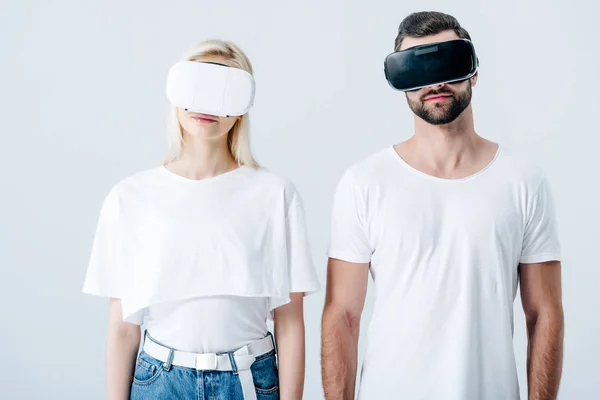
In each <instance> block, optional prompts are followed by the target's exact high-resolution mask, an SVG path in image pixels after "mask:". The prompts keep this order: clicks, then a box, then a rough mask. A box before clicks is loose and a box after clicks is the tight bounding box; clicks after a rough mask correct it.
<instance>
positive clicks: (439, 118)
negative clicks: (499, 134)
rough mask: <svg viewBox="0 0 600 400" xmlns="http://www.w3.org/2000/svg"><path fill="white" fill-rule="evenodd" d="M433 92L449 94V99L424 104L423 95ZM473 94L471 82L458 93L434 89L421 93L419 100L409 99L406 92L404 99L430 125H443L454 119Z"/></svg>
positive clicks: (465, 106) (468, 102)
mask: <svg viewBox="0 0 600 400" xmlns="http://www.w3.org/2000/svg"><path fill="white" fill-rule="evenodd" d="M435 94H444V95H450V96H451V98H450V100H449V101H447V102H444V103H434V104H426V102H425V97H426V96H431V95H435ZM472 95H473V92H472V88H471V84H470V82H469V85H468V86H467V89H466V90H465V91H463V92H460V93H455V92H451V91H449V90H437V91H436V90H434V91H431V92H427V93H425V94H423V95H422V96H421V97H420V99H419V100H410V99H409V98H408V94H407V96H406V100H407V102H408V106H409V107H410V109H411V110H412V112H413V113H415V115H416V116H418V117H419V118H421V119H422V120H424V121H425V122H427V123H429V124H432V125H444V124H449V123H450V122H452V121H454V120H455V119H456V118H458V116H459V115H460V114H462V112H463V111H465V109H466V108H467V107H468V106H469V104H470V103H471V97H472Z"/></svg>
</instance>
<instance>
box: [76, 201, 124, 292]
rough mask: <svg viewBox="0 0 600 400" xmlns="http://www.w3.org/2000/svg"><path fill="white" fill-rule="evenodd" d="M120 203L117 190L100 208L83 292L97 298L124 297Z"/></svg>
mask: <svg viewBox="0 0 600 400" xmlns="http://www.w3.org/2000/svg"><path fill="white" fill-rule="evenodd" d="M118 218H119V200H118V197H117V195H116V194H115V193H114V191H111V192H110V193H109V195H108V196H107V197H106V198H105V200H104V202H103V203H102V207H101V209H100V216H99V218H98V224H97V227H96V234H95V237H94V241H93V245H92V251H91V256H90V258H89V263H88V268H87V273H86V275H85V280H84V284H83V292H84V293H87V294H91V295H96V296H106V297H113V298H121V279H120V273H119V272H120V271H119V265H118V248H119V243H120V240H119V228H118V226H119V224H118Z"/></svg>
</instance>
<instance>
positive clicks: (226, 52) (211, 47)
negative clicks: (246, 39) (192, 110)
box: [164, 39, 259, 168]
mask: <svg viewBox="0 0 600 400" xmlns="http://www.w3.org/2000/svg"><path fill="white" fill-rule="evenodd" d="M208 56H220V57H223V58H225V60H226V63H227V64H228V65H229V66H230V67H234V68H240V69H243V70H244V71H246V72H248V73H249V74H251V75H252V74H253V70H252V64H251V63H250V60H249V59H248V57H247V56H246V54H245V53H244V52H243V51H242V50H241V49H240V48H239V47H238V46H237V45H235V44H234V43H232V42H229V41H223V40H217V39H210V40H205V41H203V42H200V43H198V44H196V45H195V46H194V47H193V48H191V49H190V50H189V51H188V52H187V53H186V54H185V55H184V57H183V59H182V61H197V60H198V59H200V58H202V57H208ZM169 114H170V115H169V121H168V126H167V131H168V147H167V154H166V157H165V160H164V164H168V163H170V162H172V161H175V160H177V159H178V158H179V157H180V156H181V152H182V150H183V147H184V146H185V141H184V139H183V128H182V127H181V124H180V122H179V118H178V116H177V107H176V106H174V105H171V106H170V113H169ZM227 147H228V148H229V152H230V153H231V155H232V156H233V158H234V159H235V161H236V162H237V163H238V164H240V165H247V166H250V167H255V168H256V167H259V165H258V163H257V162H256V160H255V159H254V157H253V156H252V152H251V149H250V121H249V115H248V114H247V113H246V114H245V115H243V116H242V117H241V118H240V119H238V120H237V121H236V122H235V124H234V125H233V127H232V128H231V130H230V131H229V133H228V134H227Z"/></svg>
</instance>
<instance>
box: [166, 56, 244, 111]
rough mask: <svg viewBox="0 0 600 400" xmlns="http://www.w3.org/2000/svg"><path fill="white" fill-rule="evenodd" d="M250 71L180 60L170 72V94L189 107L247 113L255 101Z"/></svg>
mask: <svg viewBox="0 0 600 400" xmlns="http://www.w3.org/2000/svg"><path fill="white" fill-rule="evenodd" d="M254 93H255V83H254V78H253V77H252V75H251V74H249V73H248V72H246V71H244V70H242V69H239V68H233V67H229V66H227V65H223V64H218V63H210V62H196V61H181V62H178V63H177V64H175V65H174V66H173V67H172V68H171V69H170V70H169V73H168V75H167V98H168V99H169V101H170V102H171V103H172V104H174V105H175V106H177V107H180V108H183V109H185V110H186V111H191V112H195V113H201V114H210V115H218V116H221V117H230V116H239V115H244V114H245V113H247V112H248V110H250V108H251V107H252V105H253V104H254Z"/></svg>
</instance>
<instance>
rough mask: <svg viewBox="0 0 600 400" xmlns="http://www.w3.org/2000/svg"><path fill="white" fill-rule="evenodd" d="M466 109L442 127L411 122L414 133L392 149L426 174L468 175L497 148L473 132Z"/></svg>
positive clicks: (419, 120)
mask: <svg viewBox="0 0 600 400" xmlns="http://www.w3.org/2000/svg"><path fill="white" fill-rule="evenodd" d="M470 111H471V110H470V108H468V109H467V110H465V112H464V113H463V114H462V115H461V116H460V117H459V118H457V119H456V120H454V121H453V122H452V123H450V124H446V125H432V124H428V123H427V122H425V121H423V120H422V119H420V118H417V117H415V118H416V120H415V134H414V136H413V137H412V138H410V139H409V140H407V141H406V142H404V143H401V144H400V145H397V146H396V151H397V152H398V154H399V155H400V157H402V158H403V159H404V160H405V161H406V162H407V163H408V164H410V165H411V166H413V167H414V168H416V169H418V170H420V171H422V172H425V173H427V174H430V175H433V176H437V177H440V178H447V179H458V178H462V177H465V176H469V175H471V174H473V173H475V172H477V171H479V170H481V169H482V168H484V167H485V166H486V165H487V164H489V163H490V162H491V161H492V159H493V158H494V156H495V153H496V151H497V146H496V145H495V144H494V143H492V142H490V141H488V140H486V139H483V138H482V137H481V136H479V135H478V134H477V133H476V132H475V128H474V124H473V118H472V113H471V112H470Z"/></svg>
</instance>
